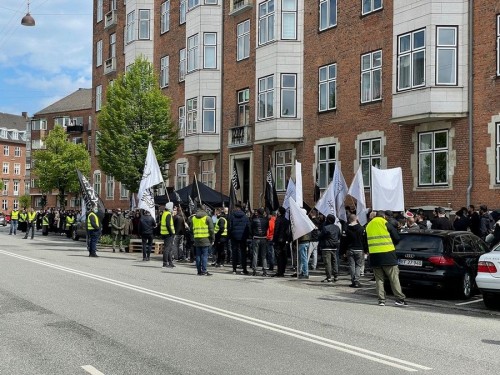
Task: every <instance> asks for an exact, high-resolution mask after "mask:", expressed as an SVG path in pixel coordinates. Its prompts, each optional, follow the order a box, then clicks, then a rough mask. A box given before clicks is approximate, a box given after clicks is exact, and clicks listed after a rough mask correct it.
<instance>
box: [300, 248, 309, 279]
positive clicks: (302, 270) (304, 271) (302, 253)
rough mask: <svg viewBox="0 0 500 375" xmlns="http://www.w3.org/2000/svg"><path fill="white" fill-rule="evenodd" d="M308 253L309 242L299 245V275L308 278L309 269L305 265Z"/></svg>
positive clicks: (306, 264)
mask: <svg viewBox="0 0 500 375" xmlns="http://www.w3.org/2000/svg"><path fill="white" fill-rule="evenodd" d="M308 252H309V242H301V243H299V258H300V274H301V275H304V276H309V267H308V263H307V258H308V256H307V255H308Z"/></svg>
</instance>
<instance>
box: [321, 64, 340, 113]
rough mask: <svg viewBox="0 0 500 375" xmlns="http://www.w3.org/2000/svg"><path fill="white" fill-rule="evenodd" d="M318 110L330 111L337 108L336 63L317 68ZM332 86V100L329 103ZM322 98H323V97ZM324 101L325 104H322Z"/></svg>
mask: <svg viewBox="0 0 500 375" xmlns="http://www.w3.org/2000/svg"><path fill="white" fill-rule="evenodd" d="M318 81H319V85H318V110H319V111H320V112H326V111H331V110H332V109H336V108H337V63H333V64H328V65H324V66H320V67H319V70H318ZM332 87H333V100H334V103H333V105H331V100H332V97H331V96H332V92H331V89H332ZM323 98H324V99H323ZM322 101H324V103H325V105H323V104H322Z"/></svg>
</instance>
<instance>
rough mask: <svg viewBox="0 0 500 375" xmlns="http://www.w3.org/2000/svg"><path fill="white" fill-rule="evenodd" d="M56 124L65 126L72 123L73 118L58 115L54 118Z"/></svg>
mask: <svg viewBox="0 0 500 375" xmlns="http://www.w3.org/2000/svg"><path fill="white" fill-rule="evenodd" d="M54 125H56V126H62V127H63V128H65V127H67V126H70V125H71V119H70V118H69V117H67V116H64V117H56V118H55V119H54Z"/></svg>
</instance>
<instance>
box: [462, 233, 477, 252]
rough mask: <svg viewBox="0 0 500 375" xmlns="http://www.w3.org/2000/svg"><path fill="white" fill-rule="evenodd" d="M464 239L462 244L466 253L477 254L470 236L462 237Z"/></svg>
mask: <svg viewBox="0 0 500 375" xmlns="http://www.w3.org/2000/svg"><path fill="white" fill-rule="evenodd" d="M460 237H462V244H463V246H464V250H463V251H464V252H465V253H473V252H475V249H474V245H473V244H472V238H471V236H469V235H464V236H460Z"/></svg>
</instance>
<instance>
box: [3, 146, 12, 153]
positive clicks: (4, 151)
mask: <svg viewBox="0 0 500 375" xmlns="http://www.w3.org/2000/svg"><path fill="white" fill-rule="evenodd" d="M9 154H10V147H9V146H8V145H4V146H3V156H9Z"/></svg>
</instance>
